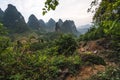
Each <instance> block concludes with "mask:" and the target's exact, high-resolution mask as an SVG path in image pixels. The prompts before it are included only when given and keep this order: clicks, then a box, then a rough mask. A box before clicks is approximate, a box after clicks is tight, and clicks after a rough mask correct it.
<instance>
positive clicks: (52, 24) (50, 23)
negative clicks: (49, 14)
mask: <svg viewBox="0 0 120 80" xmlns="http://www.w3.org/2000/svg"><path fill="white" fill-rule="evenodd" d="M46 26H47V27H46V30H47V32H54V31H55V26H56V22H55V20H53V19H52V18H50V20H49V21H48V22H47V23H46Z"/></svg>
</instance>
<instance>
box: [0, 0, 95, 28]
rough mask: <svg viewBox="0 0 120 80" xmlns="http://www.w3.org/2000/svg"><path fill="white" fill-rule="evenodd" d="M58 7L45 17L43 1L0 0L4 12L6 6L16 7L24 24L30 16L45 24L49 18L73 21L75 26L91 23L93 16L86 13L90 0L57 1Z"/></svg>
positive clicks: (0, 6)
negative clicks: (58, 2) (41, 20)
mask: <svg viewBox="0 0 120 80" xmlns="http://www.w3.org/2000/svg"><path fill="white" fill-rule="evenodd" d="M59 1H60V5H59V6H58V7H57V8H56V10H55V11H50V12H48V13H47V14H46V15H45V16H43V15H42V8H43V7H44V2H45V0H0V8H1V9H2V10H5V9H6V8H7V5H8V4H13V5H14V6H16V8H17V9H18V11H20V12H21V14H22V15H23V16H24V17H25V20H26V22H27V21H28V17H29V16H30V15H31V14H34V15H35V16H36V17H37V18H38V19H43V20H44V21H45V22H47V21H48V20H49V19H50V18H53V19H55V20H56V21H58V19H59V18H61V19H62V20H63V21H64V20H66V19H70V20H74V21H75V24H76V25H77V26H80V25H84V24H88V23H90V22H91V21H92V16H93V14H91V13H87V9H88V8H89V7H90V3H91V1H92V0H59Z"/></svg>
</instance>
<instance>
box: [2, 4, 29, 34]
mask: <svg viewBox="0 0 120 80" xmlns="http://www.w3.org/2000/svg"><path fill="white" fill-rule="evenodd" d="M3 24H4V26H5V27H7V28H8V30H9V32H10V33H23V32H26V31H28V30H29V28H28V26H27V24H26V23H25V20H24V17H23V16H22V15H21V13H20V12H19V11H18V10H17V9H16V7H15V6H13V5H12V4H9V5H8V7H7V9H6V10H5V12H4V17H3Z"/></svg>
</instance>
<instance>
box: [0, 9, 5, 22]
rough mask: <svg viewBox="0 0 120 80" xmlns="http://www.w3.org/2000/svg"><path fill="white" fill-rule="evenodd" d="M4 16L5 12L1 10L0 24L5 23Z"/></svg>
mask: <svg viewBox="0 0 120 80" xmlns="http://www.w3.org/2000/svg"><path fill="white" fill-rule="evenodd" d="M3 16H4V12H3V11H2V9H1V8H0V22H3Z"/></svg>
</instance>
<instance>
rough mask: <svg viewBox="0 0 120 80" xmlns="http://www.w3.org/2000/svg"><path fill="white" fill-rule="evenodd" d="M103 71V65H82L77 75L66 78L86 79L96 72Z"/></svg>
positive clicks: (74, 79)
mask: <svg viewBox="0 0 120 80" xmlns="http://www.w3.org/2000/svg"><path fill="white" fill-rule="evenodd" d="M101 71H102V72H103V71H105V66H103V65H94V66H86V67H82V69H81V70H80V71H79V74H78V75H77V76H68V77H67V78H66V80H86V79H88V78H90V77H91V76H92V75H95V74H97V73H98V72H101Z"/></svg>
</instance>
